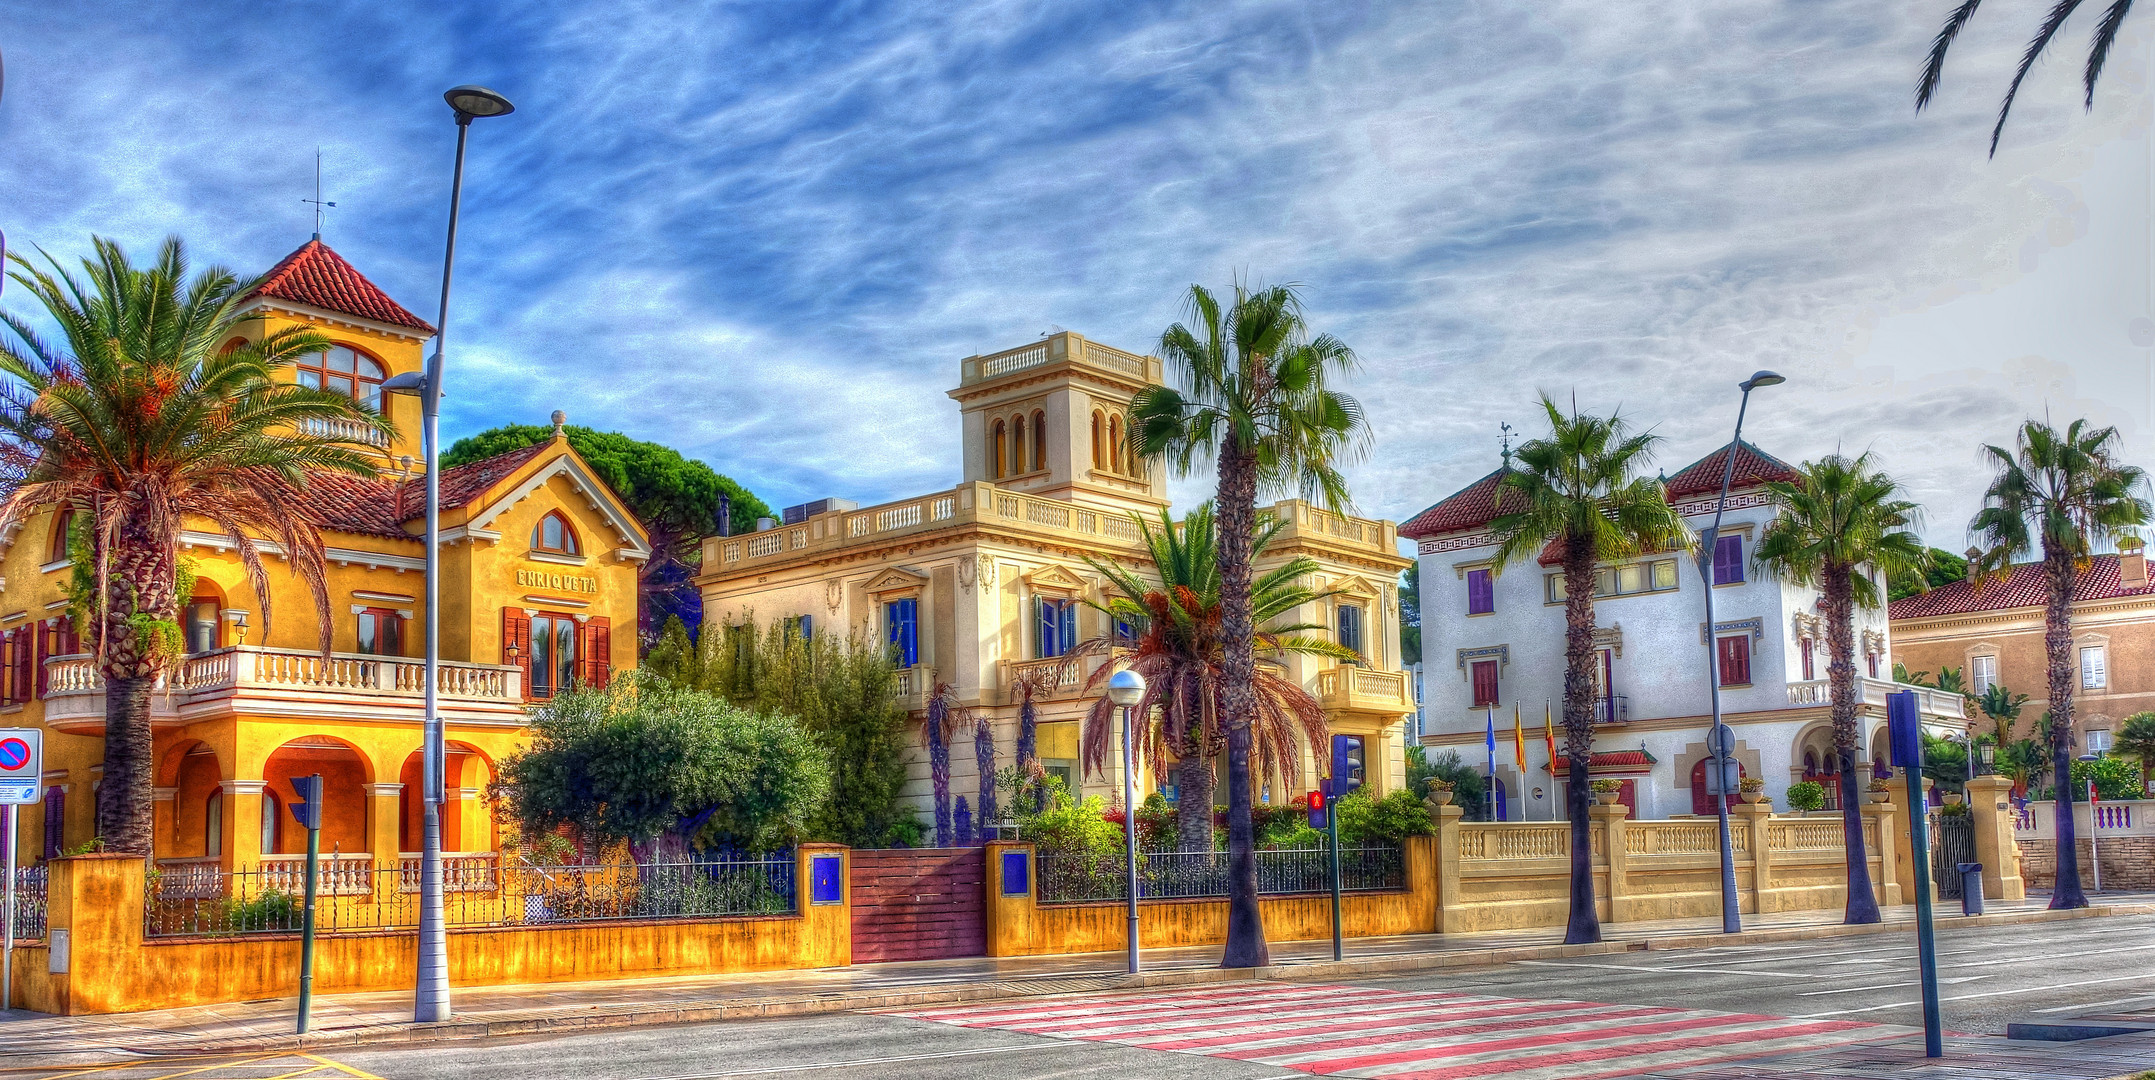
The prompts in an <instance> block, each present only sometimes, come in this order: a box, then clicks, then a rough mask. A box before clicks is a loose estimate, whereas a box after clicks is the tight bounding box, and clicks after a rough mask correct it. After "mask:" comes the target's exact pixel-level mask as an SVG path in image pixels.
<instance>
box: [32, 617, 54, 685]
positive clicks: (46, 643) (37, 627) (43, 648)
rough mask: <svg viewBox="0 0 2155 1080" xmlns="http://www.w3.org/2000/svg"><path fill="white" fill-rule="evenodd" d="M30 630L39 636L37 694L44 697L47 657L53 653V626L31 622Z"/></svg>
mask: <svg viewBox="0 0 2155 1080" xmlns="http://www.w3.org/2000/svg"><path fill="white" fill-rule="evenodd" d="M30 630H31V632H32V633H33V635H34V636H36V638H37V675H36V678H37V696H39V697H44V696H45V658H46V657H48V656H50V655H52V654H51V651H50V650H51V648H52V628H51V627H49V626H46V625H45V624H44V623H42V622H36V623H31V624H30Z"/></svg>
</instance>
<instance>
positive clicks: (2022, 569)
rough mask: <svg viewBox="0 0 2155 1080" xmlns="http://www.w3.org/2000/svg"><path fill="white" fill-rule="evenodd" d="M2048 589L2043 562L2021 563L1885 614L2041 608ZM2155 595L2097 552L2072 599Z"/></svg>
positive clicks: (1920, 596)
mask: <svg viewBox="0 0 2155 1080" xmlns="http://www.w3.org/2000/svg"><path fill="white" fill-rule="evenodd" d="M2047 594H2048V590H2047V589H2046V588H2045V587H2044V585H2043V567H2042V564H2041V563H2021V564H2019V565H2018V566H2015V567H2013V572H2012V573H2011V574H2010V575H2008V576H2007V577H2006V578H2005V579H2004V580H1999V579H1998V578H1996V577H1988V578H1985V579H1984V580H1983V581H1982V582H1981V585H1980V587H1977V585H1976V584H1972V583H1970V582H1966V581H1956V582H1954V583H1952V584H1951V585H1940V586H1938V587H1937V588H1935V589H1932V590H1931V591H1929V592H1924V593H1917V594H1915V595H1914V596H1904V597H1902V598H1900V599H1899V600H1895V601H1893V603H1891V604H1889V605H1887V607H1886V613H1887V616H1888V617H1889V618H1894V619H1921V618H1924V617H1926V616H1931V615H1963V614H1966V613H1968V612H1973V611H2002V610H2005V609H2007V608H2019V607H2039V606H2041V605H2042V603H2043V602H2044V600H2045V598H2046V596H2047ZM2150 595H2155V585H2143V586H2141V587H2140V588H2137V589H2127V588H2124V587H2121V586H2120V585H2119V584H2118V557H2117V556H2115V555H2097V556H2095V557H2094V558H2092V559H2090V560H2088V566H2087V568H2086V569H2085V570H2082V571H2081V572H2080V574H2079V577H2078V579H2077V580H2076V581H2075V582H2074V583H2073V602H2074V603H2079V602H2081V601H2083V600H2109V599H2112V598H2114V597H2121V596H2150Z"/></svg>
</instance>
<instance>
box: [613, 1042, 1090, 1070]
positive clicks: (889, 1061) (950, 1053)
mask: <svg viewBox="0 0 2155 1080" xmlns="http://www.w3.org/2000/svg"><path fill="white" fill-rule="evenodd" d="M1054 1049H1060V1047H1059V1045H1058V1043H1057V1042H1051V1041H1047V1040H1042V1041H1040V1042H1037V1043H1032V1044H1028V1045H1025V1046H981V1047H975V1048H974V1049H971V1050H946V1051H943V1052H942V1053H939V1054H900V1055H897V1056H894V1057H876V1058H857V1059H855V1060H852V1061H817V1062H811V1063H809V1064H806V1065H776V1066H773V1067H771V1068H768V1069H735V1070H733V1071H731V1072H710V1073H673V1074H668V1075H665V1076H643V1077H637V1078H636V1080H724V1078H725V1077H729V1076H768V1075H770V1074H772V1073H789V1072H812V1071H814V1070H817V1069H848V1068H853V1067H856V1066H860V1065H894V1064H897V1063H899V1062H904V1061H936V1060H939V1059H942V1058H954V1057H979V1056H981V1055H983V1054H1018V1053H1025V1052H1028V1051H1033V1050H1054Z"/></svg>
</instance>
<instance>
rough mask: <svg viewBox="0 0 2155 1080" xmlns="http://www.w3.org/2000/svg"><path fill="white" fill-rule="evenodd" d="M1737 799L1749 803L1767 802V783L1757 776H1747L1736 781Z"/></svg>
mask: <svg viewBox="0 0 2155 1080" xmlns="http://www.w3.org/2000/svg"><path fill="white" fill-rule="evenodd" d="M1736 797H1737V798H1739V799H1742V800H1743V801H1745V802H1747V803H1762V802H1765V801H1766V781H1764V780H1761V779H1759V778H1758V777H1756V776H1746V777H1744V778H1743V779H1741V780H1738V781H1736Z"/></svg>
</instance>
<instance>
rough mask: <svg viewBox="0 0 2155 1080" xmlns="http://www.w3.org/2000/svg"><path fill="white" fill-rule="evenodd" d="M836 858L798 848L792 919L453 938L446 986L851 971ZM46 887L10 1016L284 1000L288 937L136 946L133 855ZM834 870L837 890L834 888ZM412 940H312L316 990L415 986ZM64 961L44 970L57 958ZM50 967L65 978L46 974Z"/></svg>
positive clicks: (288, 988) (66, 868) (86, 859)
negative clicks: (820, 860)
mask: <svg viewBox="0 0 2155 1080" xmlns="http://www.w3.org/2000/svg"><path fill="white" fill-rule="evenodd" d="M818 853H822V854H826V855H828V854H832V853H837V854H839V855H840V856H841V857H842V858H843V857H844V856H845V849H844V848H841V847H836V846H832V845H802V847H801V849H800V853H799V856H798V858H799V860H800V862H799V865H798V867H797V870H796V879H795V880H796V882H797V889H796V892H797V895H798V897H799V900H798V908H797V912H796V914H793V915H785V916H762V917H747V918H724V919H657V920H647V921H638V922H593V923H580V924H572V925H564V926H546V927H509V928H481V929H470V930H454V929H452V930H451V931H450V934H449V978H450V982H451V984H452V985H457V986H491V985H502V984H515V983H539V982H561V981H569V980H580V979H612V978H638V977H648V976H658V975H688V974H718V973H724V972H734V971H768V970H775V969H782V968H815V967H842V966H845V965H847V964H849V963H851V962H852V914H851V902H850V901H851V897H850V891H849V890H846V889H841V892H840V896H841V900H840V902H838V903H835V904H823V905H818V904H812V903H810V902H809V881H810V865H811V859H812V857H813V856H814V855H815V854H818ZM51 866H52V876H51V882H50V885H49V886H48V889H49V901H48V920H49V925H50V930H49V931H48V934H49V937H48V944H47V945H44V946H33V947H26V948H20V949H17V950H16V951H15V997H14V1002H13V1005H14V1007H16V1008H27V1009H32V1010H36V1011H39V1012H51V1013H61V1014H67V1015H77V1014H83V1013H107V1012H133V1011H137V1010H141V1009H161V1008H174V1007H179V1006H188V1005H206V1004H213V1003H217V1002H228V1001H246V1000H251V999H256V998H265V997H283V996H289V995H292V994H295V993H297V992H298V987H299V953H300V940H299V935H297V934H275V935H267V934H264V935H247V936H244V937H241V936H231V937H215V938H211V937H190V938H152V939H147V940H145V938H144V937H143V932H142V906H143V893H142V890H143V867H142V862H141V860H140V859H139V858H135V857H130V856H121V855H86V856H79V857H76V858H68V859H55V860H53V862H52V864H51ZM845 877H846V876H845V874H844V872H843V870H842V869H841V873H840V877H839V880H840V881H841V882H844V881H845ZM417 942H418V938H417V936H416V935H415V934H413V933H411V932H410V931H403V932H380V933H363V934H345V933H338V934H323V935H320V936H319V937H318V938H317V939H316V945H315V983H314V986H315V990H316V991H317V992H319V993H332V994H333V993H350V992H355V991H369V990H376V991H379V990H401V989H407V988H409V987H411V986H412V985H413V984H414V981H415V978H416V964H415V961H416V956H417ZM56 950H57V951H59V952H61V953H62V954H63V955H64V957H65V963H63V964H54V963H53V956H54V952H55V951H56ZM55 966H58V967H64V968H65V969H66V970H65V971H62V972H57V973H56V972H53V971H52V970H51V968H53V967H55Z"/></svg>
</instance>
